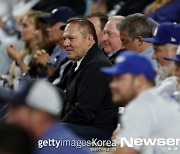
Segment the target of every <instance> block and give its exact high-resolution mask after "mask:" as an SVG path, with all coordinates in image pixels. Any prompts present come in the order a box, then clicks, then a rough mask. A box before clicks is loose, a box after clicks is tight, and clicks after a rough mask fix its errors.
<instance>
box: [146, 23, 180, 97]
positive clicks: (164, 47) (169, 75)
mask: <svg viewBox="0 0 180 154" xmlns="http://www.w3.org/2000/svg"><path fill="white" fill-rule="evenodd" d="M143 40H144V41H146V42H150V43H153V48H154V53H153V55H152V58H153V59H155V60H156V61H157V64H158V69H157V72H158V77H157V86H158V88H159V90H160V91H161V92H162V93H163V95H164V94H165V95H170V96H171V94H172V93H173V92H174V91H175V90H176V85H177V79H176V77H174V76H173V71H174V64H173V62H171V61H167V60H166V59H164V58H165V57H169V56H170V57H175V56H176V51H177V48H178V45H179V43H180V26H179V25H176V24H172V23H163V24H161V25H160V26H159V27H158V29H157V33H156V35H155V36H154V37H152V38H144V39H143Z"/></svg>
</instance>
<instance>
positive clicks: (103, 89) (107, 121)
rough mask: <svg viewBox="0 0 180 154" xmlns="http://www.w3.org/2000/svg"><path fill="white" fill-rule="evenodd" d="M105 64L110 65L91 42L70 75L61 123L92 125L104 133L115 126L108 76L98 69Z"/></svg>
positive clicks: (115, 115)
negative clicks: (85, 53) (90, 46)
mask: <svg viewBox="0 0 180 154" xmlns="http://www.w3.org/2000/svg"><path fill="white" fill-rule="evenodd" d="M104 66H112V64H111V63H110V61H109V60H108V59H107V57H106V56H105V55H104V53H103V52H102V51H101V50H100V49H98V46H97V44H94V45H93V47H92V48H91V49H90V50H89V51H88V53H87V55H86V56H85V57H84V59H83V60H82V62H81V64H80V66H79V68H78V70H77V71H76V72H74V73H73V74H72V75H71V77H70V78H69V85H68V88H67V92H66V99H67V100H66V103H65V105H64V109H63V113H64V117H63V119H62V122H66V123H73V124H79V125H85V126H94V127H96V128H99V129H101V130H104V131H107V132H112V131H113V130H114V129H115V128H116V126H117V125H116V124H117V112H118V107H117V106H115V105H114V104H113V103H112V99H111V93H110V89H109V82H110V81H111V77H110V76H107V75H105V74H103V73H101V72H100V68H101V67H104Z"/></svg>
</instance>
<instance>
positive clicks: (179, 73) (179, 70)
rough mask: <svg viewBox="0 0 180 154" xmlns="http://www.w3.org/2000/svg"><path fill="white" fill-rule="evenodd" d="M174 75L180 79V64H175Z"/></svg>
mask: <svg viewBox="0 0 180 154" xmlns="http://www.w3.org/2000/svg"><path fill="white" fill-rule="evenodd" d="M174 75H175V76H177V77H179V78H180V63H175V70H174Z"/></svg>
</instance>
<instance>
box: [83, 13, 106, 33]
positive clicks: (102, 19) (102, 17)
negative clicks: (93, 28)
mask: <svg viewBox="0 0 180 154" xmlns="http://www.w3.org/2000/svg"><path fill="white" fill-rule="evenodd" d="M93 17H97V18H99V21H100V23H101V30H103V29H104V27H105V25H106V23H107V22H108V15H106V14H104V13H102V12H95V13H92V14H89V15H88V16H86V18H87V19H88V18H93Z"/></svg>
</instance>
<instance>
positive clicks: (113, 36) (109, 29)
mask: <svg viewBox="0 0 180 154" xmlns="http://www.w3.org/2000/svg"><path fill="white" fill-rule="evenodd" d="M123 19H124V17H123V16H112V17H110V18H109V21H108V22H107V23H106V25H105V27H104V30H103V31H104V35H103V47H104V52H105V53H106V54H111V53H113V52H115V51H117V50H119V49H121V40H120V33H119V30H118V29H117V24H119V23H121V22H122V20H123Z"/></svg>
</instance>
